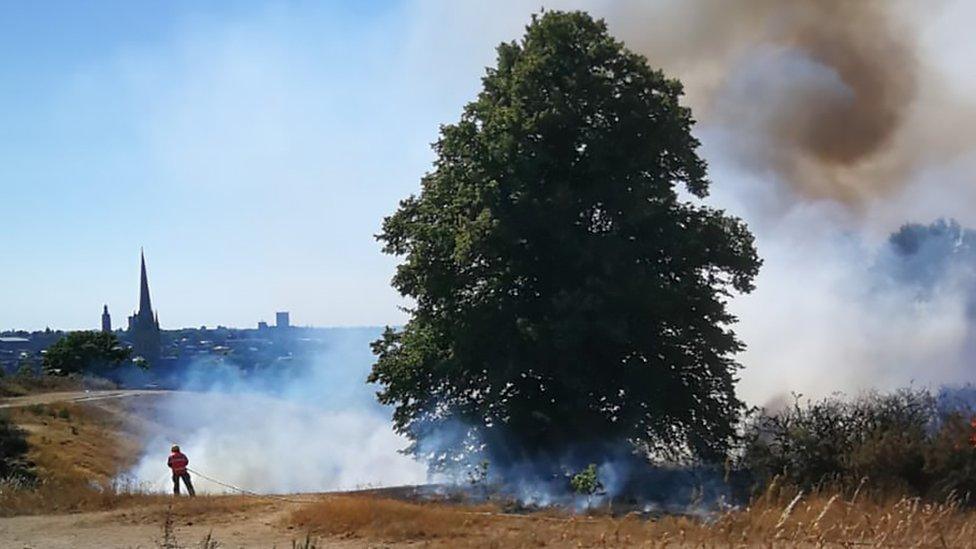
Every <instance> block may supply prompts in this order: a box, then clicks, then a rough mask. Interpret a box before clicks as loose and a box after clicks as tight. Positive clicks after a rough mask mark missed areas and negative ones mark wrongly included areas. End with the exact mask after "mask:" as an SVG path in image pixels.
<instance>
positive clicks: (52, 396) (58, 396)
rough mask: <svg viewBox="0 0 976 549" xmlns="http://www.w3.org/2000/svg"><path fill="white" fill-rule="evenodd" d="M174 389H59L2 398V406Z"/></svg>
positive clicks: (125, 395)
mask: <svg viewBox="0 0 976 549" xmlns="http://www.w3.org/2000/svg"><path fill="white" fill-rule="evenodd" d="M170 392H172V391H161V390H152V389H120V390H112V391H58V392H54V393H39V394H34V395H26V396H19V397H10V398H0V408H21V407H24V406H33V405H35V404H54V403H56V402H90V401H92V400H105V399H109V398H125V397H132V396H139V395H162V394H166V393H170Z"/></svg>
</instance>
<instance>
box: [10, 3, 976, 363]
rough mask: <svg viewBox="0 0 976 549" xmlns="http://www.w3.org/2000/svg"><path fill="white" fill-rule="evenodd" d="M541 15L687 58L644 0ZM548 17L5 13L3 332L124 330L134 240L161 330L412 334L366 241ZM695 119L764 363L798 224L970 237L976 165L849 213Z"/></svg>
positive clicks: (311, 7) (228, 11)
mask: <svg viewBox="0 0 976 549" xmlns="http://www.w3.org/2000/svg"><path fill="white" fill-rule="evenodd" d="M702 2H704V3H705V4H707V2H706V1H705V0H702ZM546 4H547V5H548V6H550V7H559V8H585V9H587V10H589V11H591V12H592V13H594V14H595V15H597V16H607V17H608V20H609V23H610V29H611V32H615V33H617V34H618V36H621V37H622V38H623V39H624V40H625V41H627V42H628V44H637V45H639V44H644V45H645V46H647V42H650V43H652V44H657V45H658V46H660V45H661V43H658V42H661V41H658V42H655V40H656V39H658V38H661V37H663V38H661V40H662V41H663V42H662V43H663V44H664V46H676V50H673V49H669V48H667V47H665V48H663V49H661V50H660V51H665V52H666V51H680V50H681V48H683V47H685V45H686V40H687V35H686V33H685V32H684V30H682V27H681V26H680V25H677V26H673V28H672V26H668V24H662V21H663V19H662V18H660V17H658V16H657V15H655V13H654V12H653V10H651V11H648V12H647V13H645V14H644V18H643V19H641V18H637V19H635V18H632V17H630V13H631V11H632V10H631V9H630V8H634V7H635V6H640V7H642V8H643V7H646V6H647V4H646V3H645V2H643V0H590V1H585V0H552V1H550V2H547V3H546ZM654 5H655V6H658V7H660V9H661V10H662V11H663V12H666V11H667V10H669V9H672V10H673V9H678V8H677V7H676V6H681V5H683V4H682V2H681V1H680V0H661V1H660V2H655V3H654ZM940 5H941V6H945V7H944V9H941V10H936V11H933V12H931V13H928V12H927V13H925V16H924V17H918V18H916V19H917V21H918V22H919V26H920V30H919V39H920V42H921V47H920V53H921V55H922V56H923V58H924V61H925V66H926V70H929V71H931V73H926V75H925V80H924V81H925V83H926V84H933V83H934V84H935V85H933V86H932V87H933V88H934V89H936V91H938V92H939V93H949V92H950V91H951V92H952V93H954V94H955V96H958V97H963V98H968V97H972V94H973V92H976V80H974V79H973V78H972V76H971V75H972V74H974V72H973V69H974V63H976V61H974V59H976V56H973V55H972V49H973V44H972V39H971V32H970V30H969V28H968V21H971V20H972V17H971V16H972V15H973V13H972V12H973V9H972V7H971V6H970V5H969V4H968V3H967V2H965V0H947V1H946V2H944V3H942V4H940ZM903 7H906V9H908V10H909V11H911V10H912V9H914V8H913V6H912V5H911V4H910V3H905V4H904V6H903ZM538 9H539V4H537V3H531V4H530V3H527V2H524V1H521V0H495V1H485V2H473V1H472V2H454V1H450V0H399V1H388V2H368V1H358V2H297V1H291V2H289V1H278V2H255V1H250V2H247V1H239V2H202V1H192V2H191V1H178V0H167V1H148V0H144V1H138V2H131V1H117V2H113V1H105V0H102V1H92V2H74V1H45V2H29V1H19V2H15V1H7V2H0V120H2V121H3V122H2V124H0V235H2V236H0V258H2V259H0V267H2V271H0V272H2V274H0V330H5V329H17V328H23V329H43V328H44V327H46V326H50V327H52V328H62V329H86V328H95V327H97V326H98V323H99V314H100V312H101V307H102V304H103V303H104V304H108V306H109V309H110V311H111V312H112V313H113V317H114V320H115V323H116V325H119V324H122V323H124V319H125V316H126V315H127V314H129V313H130V312H131V310H132V308H133V307H135V306H136V303H137V297H138V295H137V293H138V280H137V277H138V259H139V257H138V255H139V248H140V247H145V250H146V256H147V261H148V266H149V276H150V284H151V286H152V290H153V301H154V305H155V306H156V308H157V309H158V310H159V313H160V320H161V323H162V325H163V327H164V328H175V327H182V326H199V325H210V326H213V325H217V324H223V325H229V326H252V325H254V324H255V323H256V322H257V321H258V320H262V319H263V320H269V321H270V320H272V319H273V316H274V312H275V311H276V310H289V311H291V312H292V318H293V322H294V323H297V324H309V325H378V324H388V323H399V322H402V321H403V319H404V315H403V313H401V312H400V311H399V310H398V309H397V307H398V305H402V304H403V302H402V300H401V299H400V298H399V296H397V294H396V293H395V292H394V291H393V290H392V289H391V288H390V286H389V279H390V277H391V275H392V273H393V269H394V266H395V259H394V258H391V257H388V256H384V255H383V254H382V253H381V252H380V247H379V245H378V244H377V243H376V242H375V240H374V239H373V235H374V234H375V233H376V232H377V231H378V230H379V226H380V223H381V220H382V218H383V216H385V215H388V214H389V213H391V212H392V211H393V210H394V209H395V208H396V204H397V201H398V200H400V199H401V198H403V197H405V196H407V195H409V194H410V193H413V192H416V190H417V189H418V187H419V180H420V177H421V176H422V175H423V173H424V172H425V171H426V170H427V169H428V168H429V166H430V161H431V160H432V158H433V156H432V153H431V151H430V146H429V145H430V143H431V142H432V141H434V140H435V139H436V138H437V132H438V126H439V125H440V124H443V123H450V122H453V121H455V120H456V119H457V118H458V116H459V113H460V111H461V108H462V106H463V105H464V103H465V102H467V101H469V100H470V99H472V98H473V97H474V95H475V94H476V93H477V91H478V89H479V86H480V77H481V76H482V74H483V71H484V67H485V66H486V65H489V64H491V63H492V62H493V60H494V47H495V46H496V45H497V44H498V43H499V42H500V41H503V40H511V39H514V38H517V37H518V36H519V35H520V34H521V32H522V28H523V26H524V25H525V24H526V23H527V22H528V21H529V16H530V14H531V13H533V12H535V11H538ZM645 11H646V10H645ZM680 22H681V21H679V23H680ZM686 23H690V24H693V23H694V21H690V22H687V21H686ZM685 30H687V29H685ZM668 40H671V42H667V41H668ZM651 49H652V51H651V53H649V56H650V57H651V62H652V64H655V65H658V64H659V63H658V61H662V63H663V64H664V65H665V68H666V69H667V70H669V71H670V72H671V73H672V74H675V75H677V76H680V77H681V78H682V79H683V80H684V81H685V82H686V83H689V82H691V83H693V84H694V82H695V81H696V78H698V77H701V76H704V77H706V79H707V78H714V77H715V74H716V71H715V70H714V69H715V67H714V66H713V65H714V63H712V62H711V61H712V60H711V59H704V60H703V61H702V60H699V61H700V62H699V64H698V65H697V66H693V67H689V66H687V65H684V64H682V63H683V62H684V61H687V59H682V58H681V56H678V57H677V58H676V59H677V61H675V63H674V64H673V65H671V66H668V65H667V61H668V60H667V59H666V58H665V59H658V58H657V57H655V55H654V52H655V51H658V50H654V48H651ZM747 53H748V52H747ZM746 57H749V56H748V55H746ZM696 71H697V72H696ZM945 83H949V84H951V85H943V84H945ZM710 84H714V85H721V82H718V81H712V82H710ZM707 87H708V86H704V87H701V86H697V87H696V86H695V85H691V86H689V91H690V92H691V93H692V95H694V94H695V92H696V91H700V90H701V89H705V88H707ZM947 90H948V91H947ZM922 91H923V92H924V93H923V97H922V99H921V100H919V101H918V102H917V108H916V111H917V112H916V113H913V114H912V116H916V117H917V118H918V119H919V120H924V121H930V122H931V124H930V125H931V126H934V127H936V129H938V130H939V131H940V132H941V128H942V127H945V126H947V125H949V126H951V124H952V123H954V121H957V120H960V119H961V118H960V117H959V113H958V112H957V111H955V110H951V111H947V110H945V109H943V108H942V107H940V105H943V104H945V101H944V99H945V96H943V95H938V94H935V95H932V94H927V93H928V92H927V91H926V90H922ZM967 101H968V100H967ZM696 112H697V113H698V114H699V118H700V119H702V120H703V122H702V124H701V125H700V126H699V128H698V130H697V132H698V134H699V135H700V136H701V137H702V139H703V141H704V148H703V152H704V154H705V156H706V159H707V160H708V161H709V163H710V166H711V175H712V178H713V180H715V182H716V185H715V186H714V187H713V198H712V203H713V204H717V205H719V206H722V207H726V208H729V209H730V210H731V211H732V212H733V213H736V214H738V215H741V216H743V217H744V218H745V219H746V220H747V221H749V222H750V224H751V226H752V227H753V228H754V229H755V230H756V232H757V235H758V238H759V242H760V251H761V252H768V253H764V255H765V256H766V259H767V269H766V271H765V272H766V273H769V274H764V275H761V276H763V277H766V278H767V279H770V280H765V279H761V280H760V284H759V287H760V290H759V291H758V292H757V293H756V294H754V295H753V296H750V297H749V299H748V300H745V301H743V302H742V303H741V304H737V307H738V308H739V312H740V314H741V318H742V323H741V330H742V332H743V333H744V334H746V335H747V336H748V337H747V340H749V341H750V342H756V343H754V344H753V346H752V347H751V349H753V351H752V352H755V353H757V354H761V353H762V352H764V350H765V349H766V348H767V347H768V349H769V352H770V354H771V355H776V354H777V353H779V351H778V349H779V347H778V345H779V343H780V342H781V341H782V338H781V337H776V338H770V343H769V345H768V346H767V345H764V343H763V341H761V338H762V337H763V334H765V333H767V332H769V333H771V331H770V330H769V329H768V326H770V325H772V326H776V325H781V324H782V322H781V319H780V318H779V317H777V316H776V315H772V314H770V313H769V312H768V311H770V309H771V307H770V304H771V303H772V304H777V306H780V307H783V308H784V309H785V310H788V311H796V310H797V307H799V306H802V304H795V303H792V302H790V301H788V299H792V297H793V294H791V293H789V292H787V291H785V290H784V292H783V294H782V295H781V294H779V293H776V292H775V288H777V287H779V286H778V283H779V282H783V286H782V287H783V288H792V287H796V285H797V284H798V283H797V282H796V281H797V280H801V279H802V276H804V274H805V272H806V271H803V270H802V268H803V265H805V263H804V262H803V261H796V262H794V260H793V259H789V258H785V259H782V260H779V259H778V258H777V257H776V255H775V253H776V250H778V249H780V248H782V249H786V250H789V249H792V248H793V247H794V241H795V235H797V234H800V235H805V233H806V232H807V231H806V230H805V228H806V227H807V225H803V224H801V225H802V226H803V227H804V230H803V231H792V230H784V227H788V226H789V224H790V223H794V222H795V221H791V220H795V219H804V216H807V215H809V216H810V217H811V218H814V219H817V220H821V221H822V220H824V219H828V218H830V219H831V221H829V223H830V224H831V227H832V228H831V230H833V228H834V226H836V228H837V230H840V231H846V232H857V233H866V234H869V235H871V236H873V237H875V238H877V237H878V236H879V235H881V236H883V235H885V234H887V232H889V231H890V230H891V229H892V228H896V227H897V226H898V225H900V224H901V223H903V222H905V221H906V220H915V221H922V222H928V221H931V220H932V219H934V218H936V217H939V216H944V215H945V216H954V217H957V218H959V219H960V220H961V221H963V222H964V223H967V224H969V225H976V202H974V200H976V191H974V189H976V186H974V185H973V184H972V183H971V180H970V178H969V174H971V173H973V170H972V169H971V168H972V166H973V165H976V160H972V158H970V157H962V160H960V161H954V162H955V163H942V164H940V165H938V166H935V167H934V168H933V169H932V170H928V171H923V172H921V173H919V174H917V175H918V177H914V176H913V182H912V183H911V184H910V185H905V186H904V190H903V191H900V194H897V195H894V196H891V197H886V198H885V200H884V201H882V202H879V203H877V204H872V205H870V207H868V208H866V209H865V210H864V211H861V212H857V213H856V215H855V216H837V215H834V214H833V213H832V212H833V210H832V209H831V208H830V207H828V208H826V209H825V208H822V206H823V205H815V204H810V203H807V202H804V201H800V202H791V201H790V200H792V199H791V198H789V197H787V198H785V199H781V197H780V195H781V194H782V185H781V184H780V183H781V182H777V181H775V180H771V179H770V178H769V177H767V176H766V175H764V174H755V173H746V172H743V171H742V170H740V169H737V168H736V166H735V165H734V162H730V161H728V159H727V158H728V152H729V151H728V149H729V146H728V143H729V142H733V143H734V142H735V141H736V140H737V139H738V138H739V137H740V136H739V135H738V134H736V128H721V127H710V126H709V121H708V120H707V116H703V115H702V113H703V112H705V111H702V110H698V111H696ZM912 135H916V134H912ZM918 135H924V134H921V133H919V134H918ZM906 146H907V147H908V148H909V149H915V148H919V147H915V144H913V143H910V142H908V143H906ZM967 150H968V149H967ZM970 160H972V162H970ZM940 188H941V189H951V190H944V191H940ZM940 193H941V194H940ZM946 196H949V197H951V199H942V198H940V197H946ZM828 206H829V205H828ZM811 211H813V212H815V213H814V214H810V213H809V212H811ZM798 212H799V213H798ZM823 212H828V213H827V214H824V213H823ZM831 216H832V217H831ZM834 218H836V219H834ZM845 234H846V233H845ZM825 240H828V241H829V240H830V239H825ZM824 253H827V252H824ZM824 263H825V262H821V263H819V264H824ZM794 267H795V268H794ZM777 273H778V274H777ZM773 276H775V277H778V278H775V279H772V277H773ZM801 285H802V284H801ZM766 288H772V290H767V289H766ZM830 318H832V317H830ZM824 324H825V325H833V324H834V323H833V321H831V322H825V323H824Z"/></svg>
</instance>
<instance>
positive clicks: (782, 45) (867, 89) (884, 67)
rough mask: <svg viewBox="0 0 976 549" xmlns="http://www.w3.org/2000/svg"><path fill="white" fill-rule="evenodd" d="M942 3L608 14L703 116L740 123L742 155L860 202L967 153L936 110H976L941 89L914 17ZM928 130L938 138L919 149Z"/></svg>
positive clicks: (743, 5) (708, 6)
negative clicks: (918, 8)
mask: <svg viewBox="0 0 976 549" xmlns="http://www.w3.org/2000/svg"><path fill="white" fill-rule="evenodd" d="M936 7H937V6H931V7H927V8H926V9H927V12H926V13H916V12H915V11H913V9H912V7H911V6H910V5H908V4H906V3H901V2H887V1H882V0H864V1H850V0H824V1H818V2H799V1H797V2H790V1H787V2H783V1H776V0H746V1H742V2H725V1H722V0H694V1H688V2H677V1H671V2H663V3H653V4H649V3H645V2H639V1H624V2H613V3H610V4H609V5H608V9H607V12H606V17H607V20H608V22H609V23H610V24H611V28H612V30H614V31H615V32H617V33H618V35H619V36H620V37H621V38H622V39H623V40H624V41H625V42H626V43H627V44H628V46H630V47H631V48H632V49H634V50H636V51H639V52H641V53H644V54H646V55H647V57H648V58H649V61H650V63H651V64H652V65H653V66H660V67H663V68H664V69H665V70H666V71H667V72H668V73H669V74H671V75H673V76H677V77H679V78H680V79H681V80H682V81H683V82H684V83H685V85H686V90H687V92H688V99H689V103H690V104H691V106H692V107H693V109H694V112H695V114H696V116H697V117H698V118H699V119H700V120H702V121H703V122H704V123H706V124H719V125H723V126H727V127H734V128H735V133H736V135H737V137H738V139H737V140H736V146H735V152H736V160H737V161H738V162H740V163H742V164H743V165H745V166H747V167H749V168H750V169H752V170H754V171H756V172H758V173H761V172H772V173H774V174H775V175H776V176H778V177H779V178H781V179H783V180H785V181H786V182H788V183H789V184H790V186H791V187H792V189H793V190H794V191H795V192H797V193H799V194H800V195H801V196H803V197H807V198H818V199H822V198H825V199H832V200H838V201H841V202H844V203H847V204H851V205H854V206H858V207H860V206H862V205H863V203H864V202H865V201H867V200H870V199H871V198H872V197H875V196H879V195H885V194H890V193H891V192H892V190H893V189H897V188H899V187H900V186H903V185H905V184H906V183H907V182H908V179H909V178H910V176H911V175H912V174H913V173H914V172H915V171H916V170H917V169H918V168H919V167H920V166H921V165H922V163H924V162H926V161H930V160H932V158H933V157H935V158H939V159H945V158H947V157H950V156H952V155H953V154H956V153H957V152H958V151H959V145H960V144H959V140H958V135H957V136H955V137H954V138H953V139H946V138H945V137H941V138H938V137H937V136H936V134H937V133H938V132H939V131H941V128H940V129H936V127H934V125H933V110H936V109H944V108H952V109H953V110H955V111H956V112H957V113H958V114H961V115H963V116H965V117H967V119H969V118H968V117H971V116H972V109H971V108H970V107H968V106H967V105H965V104H964V103H962V102H961V101H958V100H954V99H951V98H949V97H948V96H947V95H946V94H945V93H944V90H942V89H940V82H939V77H938V76H937V75H936V74H934V71H933V69H932V68H931V67H929V66H928V64H927V63H925V62H924V59H923V56H922V55H920V47H919V40H918V35H919V29H918V25H917V24H916V23H915V22H916V20H919V19H921V20H925V19H927V18H930V17H929V12H931V11H933V9H934V8H936ZM923 82H926V83H930V84H933V86H929V87H926V88H924V89H923V86H922V83H923ZM933 88H934V89H933ZM947 102H948V103H949V105H951V107H950V106H949V105H947V104H946V103H947ZM922 137H925V138H926V139H927V140H928V141H929V143H928V146H927V147H926V148H925V149H926V150H924V151H919V150H918V146H917V141H918V140H919V139H920V138H922ZM933 138H935V139H934V140H933ZM966 139H967V141H968V142H969V144H972V143H973V140H972V139H971V136H967V137H966Z"/></svg>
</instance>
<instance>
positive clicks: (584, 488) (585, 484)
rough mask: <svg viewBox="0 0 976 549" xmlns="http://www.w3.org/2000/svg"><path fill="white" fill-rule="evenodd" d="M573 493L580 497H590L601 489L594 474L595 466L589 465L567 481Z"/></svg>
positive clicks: (601, 486)
mask: <svg viewBox="0 0 976 549" xmlns="http://www.w3.org/2000/svg"><path fill="white" fill-rule="evenodd" d="M569 483H570V485H571V486H572V487H573V491H574V492H576V493H577V494H579V495H581V496H592V495H593V494H595V493H597V491H599V490H601V489H602V488H603V484H601V483H600V477H599V476H598V475H597V472H596V464H594V463H591V464H589V465H587V466H586V469H583V470H582V471H580V472H579V473H576V474H575V475H573V477H572V478H571V479H570V480H569Z"/></svg>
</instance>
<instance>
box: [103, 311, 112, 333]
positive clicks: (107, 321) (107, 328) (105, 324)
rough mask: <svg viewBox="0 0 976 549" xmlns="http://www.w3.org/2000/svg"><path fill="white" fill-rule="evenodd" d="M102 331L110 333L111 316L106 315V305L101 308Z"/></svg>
mask: <svg viewBox="0 0 976 549" xmlns="http://www.w3.org/2000/svg"><path fill="white" fill-rule="evenodd" d="M102 331H103V332H111V331H112V315H110V314H108V305H105V306H104V307H102Z"/></svg>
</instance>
